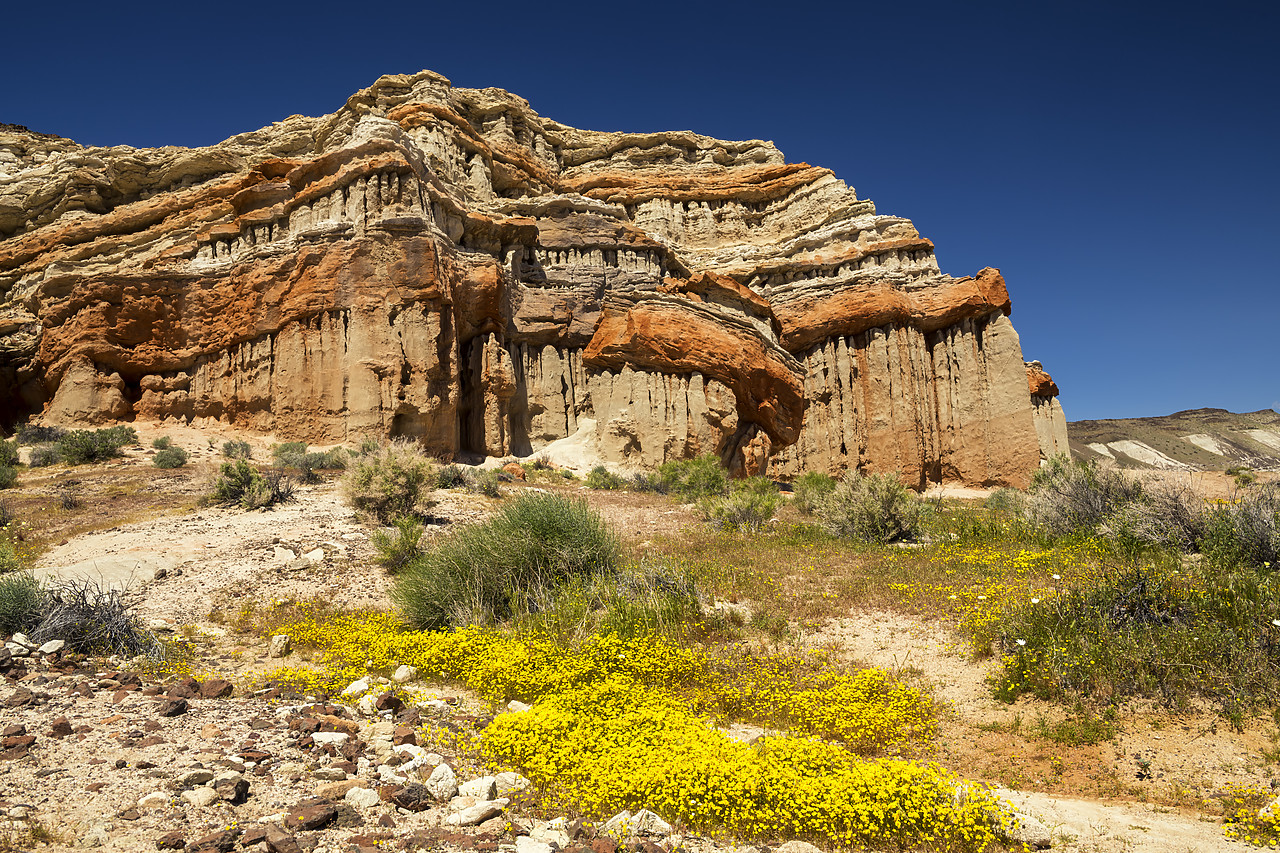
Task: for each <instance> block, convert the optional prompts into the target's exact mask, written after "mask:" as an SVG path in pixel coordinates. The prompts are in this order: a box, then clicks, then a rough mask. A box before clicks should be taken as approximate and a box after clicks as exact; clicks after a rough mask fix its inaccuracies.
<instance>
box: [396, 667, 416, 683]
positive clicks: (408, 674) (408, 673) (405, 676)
mask: <svg viewBox="0 0 1280 853" xmlns="http://www.w3.org/2000/svg"><path fill="white" fill-rule="evenodd" d="M417 677H418V668H417V667H416V666H409V665H408V664H401V665H400V666H399V667H397V668H396V671H395V673H393V674H392V676H391V680H392V681H394V682H395V683H396V684H404V683H405V682H408V681H413V680H414V679H415V678H417Z"/></svg>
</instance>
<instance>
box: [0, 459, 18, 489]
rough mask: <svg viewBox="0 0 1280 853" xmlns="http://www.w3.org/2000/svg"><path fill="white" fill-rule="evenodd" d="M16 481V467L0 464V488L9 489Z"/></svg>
mask: <svg viewBox="0 0 1280 853" xmlns="http://www.w3.org/2000/svg"><path fill="white" fill-rule="evenodd" d="M17 483H18V469H17V468H10V467H8V466H4V465H0V489H9V488H12V487H13V486H15V485H17Z"/></svg>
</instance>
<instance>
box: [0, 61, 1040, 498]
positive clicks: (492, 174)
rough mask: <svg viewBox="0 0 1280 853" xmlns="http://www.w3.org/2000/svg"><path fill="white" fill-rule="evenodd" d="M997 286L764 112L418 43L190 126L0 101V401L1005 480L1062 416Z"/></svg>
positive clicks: (609, 453)
mask: <svg viewBox="0 0 1280 853" xmlns="http://www.w3.org/2000/svg"><path fill="white" fill-rule="evenodd" d="M1009 309H1010V302H1009V297H1008V293H1007V291H1006V289H1005V284H1004V281H1003V279H1002V278H1001V276H1000V274H999V273H998V272H997V271H995V270H991V269H988V270H983V271H982V272H981V273H979V274H978V275H976V276H974V277H972V278H958V279H957V278H952V277H950V276H947V275H944V274H942V273H941V272H940V271H939V270H938V267H937V264H936V262H935V260H934V255H933V245H932V243H930V242H929V241H928V240H926V239H924V238H922V237H920V235H919V234H918V233H917V232H916V230H915V228H914V227H913V226H912V224H911V223H910V222H909V221H908V220H906V219H901V218H898V217H894V216H881V215H877V214H876V212H875V207H874V205H873V204H872V203H871V202H869V201H866V200H863V199H859V198H858V197H857V195H856V194H855V192H854V191H853V190H852V189H851V188H849V187H848V186H846V185H845V184H844V183H842V182H841V181H839V180H837V179H836V178H835V177H834V176H833V175H832V174H831V173H830V172H829V171H827V170H825V169H820V168H815V167H812V166H809V165H806V164H803V163H801V164H790V163H786V162H785V161H784V159H783V157H782V154H781V153H780V152H779V151H778V150H777V149H776V148H775V147H774V146H773V145H772V144H770V143H767V142H761V141H758V140H751V141H745V142H726V141H722V140H716V139H710V138H707V137H704V136H699V135H697V134H694V133H689V132H671V133H648V134H629V133H597V132H593V131H584V130H577V129H574V128H570V127H566V126H564V125H561V124H558V123H556V122H554V121H551V120H549V119H546V118H543V117H541V116H539V115H538V114H537V113H535V112H534V111H533V110H532V109H530V108H529V105H528V104H527V103H526V102H525V101H524V100H522V99H520V98H518V97H516V96H514V95H511V94H509V93H507V92H504V91H501V90H497V89H484V90H469V89H455V88H453V87H452V86H451V85H450V84H449V81H448V80H446V79H444V78H443V77H440V76H439V75H436V74H433V73H431V72H421V73H419V74H415V75H395V76H386V77H382V78H380V79H379V80H378V81H377V82H376V83H375V84H374V85H373V86H371V87H370V88H368V89H366V90H363V91H361V92H359V93H357V94H355V95H353V96H352V97H351V98H350V99H349V100H348V101H347V103H346V105H345V106H344V107H342V108H341V109H339V110H338V111H337V112H335V113H333V114H331V115H328V116H323V117H320V118H307V117H302V116H292V117H290V118H288V119H285V120H284V121H281V122H277V123H276V124H273V125H271V126H270V127H266V128H262V129H261V130H258V131H254V132H252V133H246V134H242V135H240V136H236V137H233V138H231V139H229V140H226V141H225V142H223V143H221V144H219V145H215V146H211V147H208V148H200V149H183V148H173V147H169V148H159V149H133V148H128V147H113V148H86V147H82V146H79V145H77V144H75V143H73V142H71V141H69V140H66V139H62V138H59V137H49V136H44V135H41V134H36V133H32V132H30V131H27V130H25V129H24V128H17V127H13V126H0V412H3V414H4V417H5V418H6V419H7V420H9V421H13V420H15V419H17V418H20V417H24V416H28V415H36V416H43V417H44V418H45V419H46V420H47V421H50V422H65V423H95V422H102V421H106V420H113V419H129V418H135V417H138V418H147V419H165V418H177V419H182V420H188V421H198V420H201V419H216V420H220V421H224V422H227V423H230V424H234V425H236V426H238V427H241V428H246V429H252V430H260V431H270V432H273V433H275V434H276V435H277V436H280V437H282V438H283V437H289V438H296V439H303V440H307V441H311V442H316V443H327V442H340V441H348V440H352V439H354V438H356V437H359V436H366V435H376V436H389V435H392V436H394V435H402V436H412V437H414V438H417V439H418V440H420V441H421V442H422V443H423V445H424V446H425V447H426V448H427V449H428V450H430V451H432V452H435V453H438V454H455V453H468V452H473V453H484V454H489V455H506V454H519V455H525V454H528V453H531V452H536V451H538V450H539V449H540V448H542V447H544V446H546V445H548V444H549V443H551V442H554V441H557V440H559V439H565V438H569V437H573V438H574V440H581V441H584V442H586V443H588V444H589V445H590V446H591V447H592V449H593V450H594V452H595V453H596V454H597V455H598V456H599V457H600V458H601V459H603V460H605V461H609V462H614V463H619V464H635V465H654V464H658V463H661V462H663V461H666V460H669V459H673V458H682V457H688V456H691V455H695V454H698V453H707V452H710V453H715V454H718V455H719V456H720V457H721V458H722V459H723V460H724V461H725V462H726V463H727V464H729V465H730V466H731V467H734V468H737V469H740V470H745V471H749V472H755V471H768V472H770V473H772V474H774V475H776V476H784V477H785V476H789V475H793V474H795V473H798V472H800V471H801V470H804V469H810V468H821V469H825V470H831V471H836V470H839V469H842V468H845V467H848V466H860V467H863V468H870V469H880V470H900V471H902V472H903V475H904V477H905V479H907V480H908V481H909V482H912V483H917V484H924V483H926V482H929V481H961V482H968V483H976V484H1003V483H1009V484H1014V485H1019V484H1023V483H1025V482H1026V481H1027V479H1028V477H1029V475H1030V473H1031V471H1033V470H1034V469H1035V467H1036V466H1037V464H1038V463H1039V460H1040V458H1041V456H1042V454H1044V453H1048V452H1052V451H1053V450H1054V449H1055V447H1056V444H1055V442H1056V441H1057V439H1056V435H1057V433H1056V432H1055V430H1059V429H1060V428H1061V429H1064V428H1065V427H1064V426H1063V425H1064V423H1065V421H1064V420H1063V417H1062V412H1061V408H1060V407H1058V406H1057V403H1056V401H1054V399H1053V396H1054V395H1055V394H1056V387H1053V388H1052V393H1050V392H1049V391H1048V390H1046V388H1045V387H1044V386H1036V385H1035V383H1034V382H1032V383H1031V389H1030V390H1031V393H1028V382H1029V380H1028V373H1027V370H1026V368H1025V367H1024V363H1023V360H1022V353H1021V348H1020V346H1019V343H1018V337H1017V333H1016V332H1015V331H1014V330H1013V326H1012V325H1011V324H1010V323H1009V320H1008V314H1009ZM1050 384H1051V383H1050ZM1042 448H1043V449H1042Z"/></svg>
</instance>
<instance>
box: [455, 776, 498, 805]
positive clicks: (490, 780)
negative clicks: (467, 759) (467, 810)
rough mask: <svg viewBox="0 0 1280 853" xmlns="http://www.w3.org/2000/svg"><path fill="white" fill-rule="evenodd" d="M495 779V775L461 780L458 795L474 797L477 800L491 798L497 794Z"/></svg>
mask: <svg viewBox="0 0 1280 853" xmlns="http://www.w3.org/2000/svg"><path fill="white" fill-rule="evenodd" d="M497 781H498V780H497V777H495V776H481V777H480V778H479V779H472V780H471V781H469V782H463V783H462V784H461V785H459V786H458V796H459V797H475V798H476V799H477V800H492V799H493V798H494V797H496V796H497V795H498V785H497Z"/></svg>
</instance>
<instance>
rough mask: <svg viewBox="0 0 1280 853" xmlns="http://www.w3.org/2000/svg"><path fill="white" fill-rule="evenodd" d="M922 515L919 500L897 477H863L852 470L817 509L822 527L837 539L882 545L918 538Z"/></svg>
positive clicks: (886, 475)
mask: <svg viewBox="0 0 1280 853" xmlns="http://www.w3.org/2000/svg"><path fill="white" fill-rule="evenodd" d="M920 515H921V508H920V499H919V498H918V497H916V495H915V494H914V493H913V492H912V491H911V490H910V489H908V488H907V487H906V486H904V485H902V482H901V481H900V480H899V479H898V476H897V474H868V475H865V476H864V475H863V474H861V473H860V472H859V471H858V470H857V469H853V468H851V469H849V471H847V472H846V473H845V475H844V477H842V478H841V479H840V482H839V483H837V484H836V486H835V488H834V489H832V490H831V494H830V495H828V496H827V497H826V498H825V499H823V501H822V503H821V504H820V505H819V507H818V517H819V519H820V520H821V521H822V524H823V525H824V526H825V527H826V528H827V529H828V530H830V531H831V532H832V533H833V534H835V535H836V536H845V537H849V538H853V539H860V540H862V541H864V542H878V543H881V544H884V543H887V542H896V541H898V540H901V539H909V538H911V537H913V536H915V534H916V532H917V531H918V530H919V528H920Z"/></svg>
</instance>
